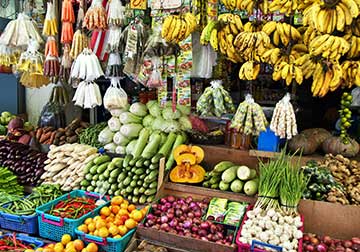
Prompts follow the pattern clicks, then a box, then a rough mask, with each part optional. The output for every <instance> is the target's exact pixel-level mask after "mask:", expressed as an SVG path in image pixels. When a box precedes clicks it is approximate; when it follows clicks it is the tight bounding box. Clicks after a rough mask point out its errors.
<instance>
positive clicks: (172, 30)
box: [161, 12, 197, 44]
mask: <svg viewBox="0 0 360 252" xmlns="http://www.w3.org/2000/svg"><path fill="white" fill-rule="evenodd" d="M196 26H197V22H196V17H195V16H194V15H193V14H192V13H191V12H186V13H184V14H180V15H169V16H167V17H165V19H164V22H163V25H162V29H161V36H162V37H163V38H164V39H165V40H166V42H169V43H177V44H178V43H179V42H181V41H183V40H184V39H186V38H187V37H189V35H190V34H191V33H192V32H193V31H195V29H196Z"/></svg>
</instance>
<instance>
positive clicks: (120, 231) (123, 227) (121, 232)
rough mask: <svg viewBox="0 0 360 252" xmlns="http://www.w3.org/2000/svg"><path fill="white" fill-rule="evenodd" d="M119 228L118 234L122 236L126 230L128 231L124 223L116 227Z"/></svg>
mask: <svg viewBox="0 0 360 252" xmlns="http://www.w3.org/2000/svg"><path fill="white" fill-rule="evenodd" d="M118 229H119V234H120V235H122V236H124V235H125V234H126V233H127V232H128V229H127V227H126V226H125V225H121V226H120V227H118Z"/></svg>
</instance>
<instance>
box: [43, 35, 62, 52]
mask: <svg viewBox="0 0 360 252" xmlns="http://www.w3.org/2000/svg"><path fill="white" fill-rule="evenodd" d="M47 56H54V57H59V50H58V48H57V44H56V39H55V37H53V36H50V37H48V38H47V40H46V44H45V57H47Z"/></svg>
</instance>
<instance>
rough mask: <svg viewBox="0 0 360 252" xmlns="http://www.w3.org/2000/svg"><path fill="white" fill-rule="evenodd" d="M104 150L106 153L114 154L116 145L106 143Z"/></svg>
mask: <svg viewBox="0 0 360 252" xmlns="http://www.w3.org/2000/svg"><path fill="white" fill-rule="evenodd" d="M104 149H105V150H106V151H108V152H112V153H115V149H116V144H114V143H108V144H107V145H105V146H104Z"/></svg>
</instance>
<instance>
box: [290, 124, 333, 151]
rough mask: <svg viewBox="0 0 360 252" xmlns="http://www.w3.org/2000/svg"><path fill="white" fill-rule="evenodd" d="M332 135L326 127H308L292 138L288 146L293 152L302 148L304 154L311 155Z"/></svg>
mask: <svg viewBox="0 0 360 252" xmlns="http://www.w3.org/2000/svg"><path fill="white" fill-rule="evenodd" d="M330 137H331V133H330V132H329V131H327V130H326V129H322V128H313V129H306V130H304V131H302V132H300V134H298V135H296V136H294V137H293V138H291V140H290V141H289V142H288V147H289V149H290V150H291V151H293V152H296V151H299V150H300V151H301V154H302V155H309V154H313V153H314V152H315V151H316V150H318V149H319V147H321V146H322V144H323V142H324V141H325V140H326V139H328V138H330Z"/></svg>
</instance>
